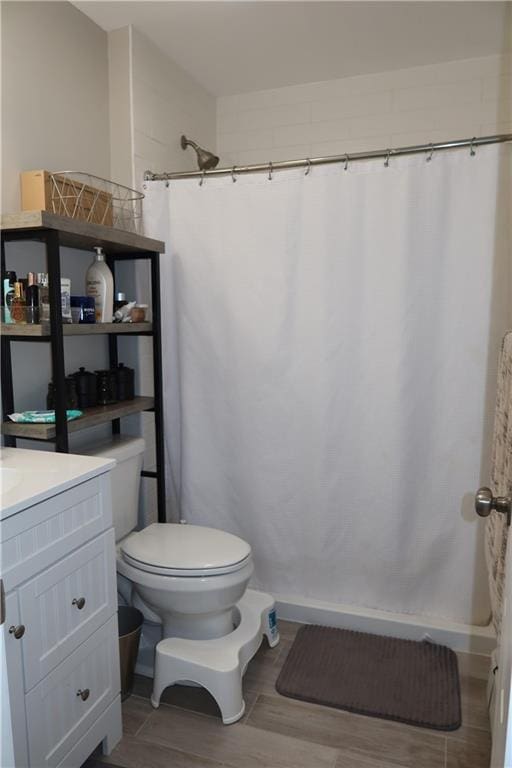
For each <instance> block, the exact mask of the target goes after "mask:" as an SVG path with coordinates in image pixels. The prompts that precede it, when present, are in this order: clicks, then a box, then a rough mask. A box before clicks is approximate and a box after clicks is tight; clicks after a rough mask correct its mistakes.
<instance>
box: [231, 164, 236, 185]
mask: <svg viewBox="0 0 512 768" xmlns="http://www.w3.org/2000/svg"><path fill="white" fill-rule="evenodd" d="M235 168H236V165H234V166H233V168H232V169H231V178H232V179H233V184H234V183H235V181H236V176H235Z"/></svg>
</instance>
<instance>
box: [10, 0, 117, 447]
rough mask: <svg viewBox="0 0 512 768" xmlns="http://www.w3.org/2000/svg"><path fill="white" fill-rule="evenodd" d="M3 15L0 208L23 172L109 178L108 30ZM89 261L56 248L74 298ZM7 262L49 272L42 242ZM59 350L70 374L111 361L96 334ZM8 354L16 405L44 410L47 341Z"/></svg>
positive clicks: (37, 11) (76, 20)
mask: <svg viewBox="0 0 512 768" xmlns="http://www.w3.org/2000/svg"><path fill="white" fill-rule="evenodd" d="M1 14H2V104H1V107H2V109H1V111H2V211H3V212H15V211H18V210H19V209H20V190H19V173H20V171H22V170H29V169H37V168H45V169H48V170H52V171H55V170H64V169H70V168H72V169H77V170H83V171H89V172H91V173H95V174H98V175H100V176H105V177H107V178H108V177H109V175H110V148H109V135H108V130H109V122H108V111H109V110H108V106H109V105H108V61H107V35H106V33H105V32H103V30H101V29H100V28H99V27H97V26H96V25H95V24H94V23H93V22H92V21H91V20H90V19H89V18H87V17H86V16H84V15H83V14H82V13H80V11H78V10H77V9H76V8H74V7H73V6H72V5H71V4H70V3H63V2H22V3H17V2H3V3H2V5H1ZM92 257H93V255H92V253H91V254H88V253H84V252H83V251H77V250H71V249H68V248H66V249H64V250H63V255H62V274H63V276H65V277H69V278H71V290H72V292H73V293H75V294H83V293H84V290H85V271H86V269H87V267H88V266H89V264H90V263H91V261H92ZM6 260H7V268H8V269H14V270H16V272H17V273H18V275H19V276H21V277H23V276H26V273H27V272H28V271H29V270H30V271H36V272H41V271H45V270H46V265H45V258H44V249H43V247H42V246H41V245H40V244H39V243H9V244H7V245H6ZM65 352H66V371H67V373H72V372H74V371H76V370H77V369H78V367H79V366H80V365H84V366H86V368H87V369H88V370H95V369H98V368H103V367H105V365H106V364H107V362H108V354H107V346H106V343H105V341H104V340H102V339H101V338H97V339H96V338H92V337H88V338H84V339H80V340H78V339H71V338H70V339H66V340H65ZM12 357H13V369H14V381H15V407H16V409H17V410H25V409H29V408H45V407H46V391H47V385H48V381H49V379H50V378H51V366H50V348H49V345H47V344H40V343H39V344H30V343H23V344H20V343H18V344H13V345H12ZM103 434H105V428H101V429H99V430H94V431H88V432H83V433H80V436H73V440H72V446H74V447H76V446H77V445H79V444H80V442H81V441H82V440H83V439H84V438H86V439H89V440H90V439H94V437H95V436H96V437H97V436H98V435H103ZM20 446H22V447H26V448H28V447H31V448H36V447H42V446H41V444H33V443H29V442H28V441H22V442H20ZM43 446H44V447H47V448H50V449H51V447H52V446H51V445H50V444H48V445H44V444H43Z"/></svg>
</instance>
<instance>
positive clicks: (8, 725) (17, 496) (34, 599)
mask: <svg viewBox="0 0 512 768" xmlns="http://www.w3.org/2000/svg"><path fill="white" fill-rule="evenodd" d="M49 456H50V457H51V459H49V458H48V457H49ZM6 463H7V465H8V466H7V467H6V466H5V465H6ZM112 466H113V462H111V461H105V460H103V459H96V458H90V457H81V456H72V455H68V454H47V453H43V452H40V451H25V450H20V449H4V450H3V451H2V462H1V463H0V473H1V474H0V479H3V477H4V476H6V477H7V478H8V480H9V487H8V490H7V491H5V492H4V489H2V522H1V527H0V545H1V566H0V567H1V573H0V576H1V578H2V586H3V590H4V606H3V615H2V618H3V623H2V627H1V629H2V644H1V650H2V670H7V673H6V674H2V738H3V740H4V739H7V741H6V743H5V744H4V745H3V746H2V768H8V766H9V765H13V766H15V768H25V766H26V767H27V768H58V767H60V768H79V766H81V765H82V763H83V762H84V761H85V760H86V759H87V757H88V756H89V755H90V753H91V752H92V751H93V750H94V748H95V747H96V746H97V745H98V744H99V743H100V742H102V745H103V750H104V752H106V753H109V752H110V751H111V750H112V749H113V747H114V746H115V745H116V743H117V742H118V741H119V739H120V738H121V730H122V729H121V703H120V674H119V651H118V648H119V645H118V631H117V594H116V566H115V543H114V530H113V528H112V508H111V492H110V469H111V467H112ZM45 469H47V470H48V472H45ZM6 470H7V471H8V473H7V475H4V472H5V471H6ZM11 470H15V471H16V472H18V473H19V474H18V475H16V476H15V475H12V472H11ZM9 473H10V474H9ZM38 473H39V476H38ZM48 473H49V474H48ZM5 678H6V679H5ZM6 706H7V711H6ZM9 742H10V743H9ZM9 755H11V757H9ZM12 756H13V757H12ZM8 760H10V763H9V762H6V761H8Z"/></svg>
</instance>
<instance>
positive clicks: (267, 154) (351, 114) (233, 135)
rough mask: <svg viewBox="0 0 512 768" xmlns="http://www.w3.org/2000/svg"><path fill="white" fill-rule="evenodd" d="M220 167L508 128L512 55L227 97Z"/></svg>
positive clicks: (222, 102)
mask: <svg viewBox="0 0 512 768" xmlns="http://www.w3.org/2000/svg"><path fill="white" fill-rule="evenodd" d="M217 113H218V118H217V150H218V152H219V153H220V156H221V165H227V166H230V165H242V164H244V163H256V162H266V161H267V160H272V161H277V160H287V159H293V158H300V157H315V156H322V155H333V154H342V153H345V152H349V153H350V152H357V151H364V150H366V149H368V150H371V149H380V148H385V147H392V146H404V145H407V144H420V143H423V142H430V141H438V140H443V139H450V138H464V137H468V136H479V135H488V134H493V133H499V132H512V56H511V55H508V56H503V57H499V56H490V57H485V58H478V59H468V60H466V61H455V62H446V63H441V64H435V65H430V66H424V67H414V68H410V69H401V70H396V71H394V72H382V73H377V74H374V75H362V76H359V77H348V78H343V79H340V80H331V81H326V82H321V83H309V84H305V85H296V86H291V87H287V88H276V89H273V90H266V91H258V92H254V93H244V94H241V95H237V96H224V97H221V98H219V99H218V103H217Z"/></svg>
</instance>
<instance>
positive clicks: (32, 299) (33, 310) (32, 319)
mask: <svg viewBox="0 0 512 768" xmlns="http://www.w3.org/2000/svg"><path fill="white" fill-rule="evenodd" d="M27 280H28V285H27V291H26V303H27V323H38V322H39V286H38V285H37V276H36V273H35V272H29V273H28V275H27Z"/></svg>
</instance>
